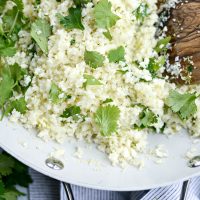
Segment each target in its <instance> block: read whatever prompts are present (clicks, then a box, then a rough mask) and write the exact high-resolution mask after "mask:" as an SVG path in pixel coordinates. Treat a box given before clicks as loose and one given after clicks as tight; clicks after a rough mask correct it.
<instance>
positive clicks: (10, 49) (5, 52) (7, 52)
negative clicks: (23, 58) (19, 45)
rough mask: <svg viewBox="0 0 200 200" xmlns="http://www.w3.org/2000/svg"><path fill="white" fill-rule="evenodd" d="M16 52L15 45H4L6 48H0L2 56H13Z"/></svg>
mask: <svg viewBox="0 0 200 200" xmlns="http://www.w3.org/2000/svg"><path fill="white" fill-rule="evenodd" d="M15 54H16V48H15V47H4V48H2V49H0V56H8V57H12V56H14V55H15Z"/></svg>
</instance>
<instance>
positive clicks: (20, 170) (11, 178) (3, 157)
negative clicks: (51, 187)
mask: <svg viewBox="0 0 200 200" xmlns="http://www.w3.org/2000/svg"><path fill="white" fill-rule="evenodd" d="M22 177H23V178H22ZM31 182H32V180H31V177H30V175H29V174H28V167H27V166H25V165H24V164H22V163H20V162H19V161H17V160H15V159H14V158H12V157H11V156H9V155H8V154H6V153H4V152H3V153H0V199H1V200H17V199H18V197H19V196H23V195H24V194H23V193H21V192H20V191H18V190H17V188H16V185H19V186H22V187H28V185H29V184H30V183H31Z"/></svg>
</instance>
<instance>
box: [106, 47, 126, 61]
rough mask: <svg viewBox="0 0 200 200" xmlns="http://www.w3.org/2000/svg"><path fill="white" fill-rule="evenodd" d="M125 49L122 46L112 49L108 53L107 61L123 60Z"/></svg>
mask: <svg viewBox="0 0 200 200" xmlns="http://www.w3.org/2000/svg"><path fill="white" fill-rule="evenodd" d="M124 56H125V50H124V47H123V46H120V47H118V48H117V49H112V50H110V51H109V53H108V59H109V62H114V63H119V61H125V59H124Z"/></svg>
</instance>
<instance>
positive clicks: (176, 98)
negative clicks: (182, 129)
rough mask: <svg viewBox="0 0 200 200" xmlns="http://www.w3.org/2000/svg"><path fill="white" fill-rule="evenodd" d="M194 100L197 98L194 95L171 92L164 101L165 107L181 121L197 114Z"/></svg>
mask: <svg viewBox="0 0 200 200" xmlns="http://www.w3.org/2000/svg"><path fill="white" fill-rule="evenodd" d="M196 99H197V96H196V95H195V94H190V93H185V94H180V93H179V92H177V91H175V90H171V91H170V93H169V97H168V98H167V100H166V105H167V106H168V107H170V108H171V109H172V111H173V112H175V113H177V114H178V115H179V116H180V118H181V119H187V118H189V117H191V116H193V115H194V114H195V113H196V112H197V105H196V103H195V100H196Z"/></svg>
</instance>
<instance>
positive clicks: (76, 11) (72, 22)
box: [59, 7, 84, 30]
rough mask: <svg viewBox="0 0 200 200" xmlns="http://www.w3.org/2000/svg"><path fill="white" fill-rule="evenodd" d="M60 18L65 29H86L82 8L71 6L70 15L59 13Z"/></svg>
mask: <svg viewBox="0 0 200 200" xmlns="http://www.w3.org/2000/svg"><path fill="white" fill-rule="evenodd" d="M59 18H60V24H61V25H63V26H64V28H65V29H67V30H71V29H80V30H84V26H83V24H82V21H81V18H82V16H81V8H80V7H77V8H69V15H68V16H65V17H64V16H62V15H59Z"/></svg>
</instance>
